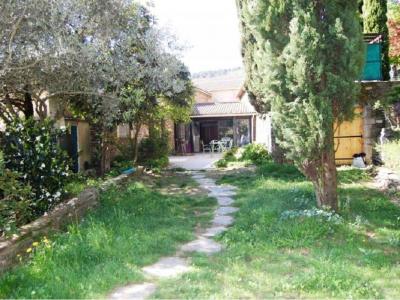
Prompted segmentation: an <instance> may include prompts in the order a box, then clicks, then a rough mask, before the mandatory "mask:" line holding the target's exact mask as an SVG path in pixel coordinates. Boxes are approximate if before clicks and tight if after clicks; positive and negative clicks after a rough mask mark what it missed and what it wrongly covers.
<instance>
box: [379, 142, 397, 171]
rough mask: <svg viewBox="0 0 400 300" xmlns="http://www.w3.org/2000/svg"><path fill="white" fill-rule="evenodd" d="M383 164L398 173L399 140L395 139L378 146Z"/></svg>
mask: <svg viewBox="0 0 400 300" xmlns="http://www.w3.org/2000/svg"><path fill="white" fill-rule="evenodd" d="M380 150H381V154H382V159H383V162H384V163H385V166H386V167H388V168H390V169H392V170H394V171H397V172H399V173H400V140H395V141H391V142H388V143H386V144H383V145H381V146H380Z"/></svg>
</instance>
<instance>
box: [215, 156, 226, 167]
mask: <svg viewBox="0 0 400 300" xmlns="http://www.w3.org/2000/svg"><path fill="white" fill-rule="evenodd" d="M215 165H216V166H217V168H226V167H227V166H228V161H227V160H226V159H225V158H223V159H220V160H219V161H217V163H216V164H215Z"/></svg>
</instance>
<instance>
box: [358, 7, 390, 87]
mask: <svg viewBox="0 0 400 300" xmlns="http://www.w3.org/2000/svg"><path fill="white" fill-rule="evenodd" d="M387 3H388V0H364V5H363V24H364V32H365V33H379V34H382V36H383V42H382V74H383V80H389V79H390V76H389V71H390V63H389V29H388V26H387V21H388V18H387V13H388V4H387Z"/></svg>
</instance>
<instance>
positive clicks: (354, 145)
mask: <svg viewBox="0 0 400 300" xmlns="http://www.w3.org/2000/svg"><path fill="white" fill-rule="evenodd" d="M355 114H356V116H355V118H354V119H353V120H352V121H349V122H343V123H342V124H341V125H340V126H339V127H337V124H336V125H335V128H336V131H335V150H336V154H335V157H336V164H338V165H347V164H351V163H352V157H353V155H354V154H357V153H362V152H364V138H363V135H364V121H363V109H362V107H356V109H355Z"/></svg>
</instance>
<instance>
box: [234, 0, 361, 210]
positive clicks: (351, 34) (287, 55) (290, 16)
mask: <svg viewBox="0 0 400 300" xmlns="http://www.w3.org/2000/svg"><path fill="white" fill-rule="evenodd" d="M238 4H239V5H238V7H239V13H240V19H241V24H242V32H243V33H244V34H243V36H244V37H243V39H244V40H245V41H246V42H245V43H244V46H243V47H242V48H243V54H244V57H245V59H244V61H245V64H246V69H247V71H248V72H251V73H252V74H250V75H249V76H250V78H248V82H247V88H248V89H249V91H250V93H253V94H255V95H258V96H257V99H258V105H259V106H261V107H264V109H265V110H268V111H271V112H272V118H273V127H274V133H275V134H276V137H277V142H278V144H279V146H281V147H282V148H283V149H284V151H285V155H286V157H287V158H288V159H289V160H291V161H293V162H294V164H295V165H296V166H297V167H298V168H299V169H300V170H301V171H302V172H304V173H305V174H306V175H307V176H308V177H309V178H310V179H311V180H313V181H314V183H315V186H316V188H317V189H328V187H327V185H323V184H321V182H326V183H327V182H329V183H332V185H335V182H336V180H335V179H333V180H332V178H335V176H336V174H335V172H333V170H334V137H333V135H334V133H333V126H334V122H335V121H336V120H338V121H339V122H340V121H343V120H346V119H350V118H351V117H352V115H353V111H354V104H355V100H356V99H357V94H358V92H359V88H360V87H359V84H358V83H356V80H358V79H359V78H360V75H361V71H362V68H363V64H364V42H363V37H362V32H361V26H360V20H359V18H358V12H357V11H358V3H357V1H341V0H337V1H336V0H335V1H332V0H323V1H303V0H298V1H297V0H296V1H275V0H271V1H261V0H259V1H250V0H238ZM326 12H329V13H326ZM246 37H247V38H246ZM246 57H247V59H246ZM325 176H326V177H329V179H324V177H325ZM329 189H330V191H326V190H325V191H318V190H317V195H318V196H319V198H320V199H318V200H319V203H320V204H321V205H322V202H329V203H325V205H330V206H331V207H332V208H334V207H335V206H336V203H337V199H336V196H335V193H334V191H335V189H336V187H329ZM321 195H326V197H325V198H324V197H323V196H321Z"/></svg>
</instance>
